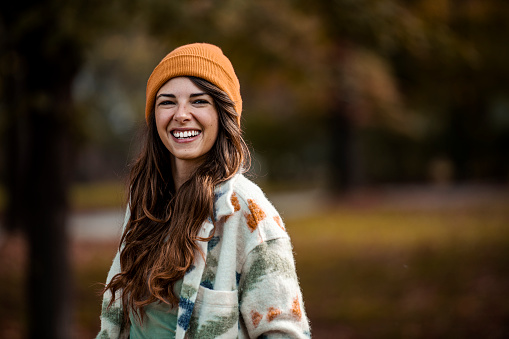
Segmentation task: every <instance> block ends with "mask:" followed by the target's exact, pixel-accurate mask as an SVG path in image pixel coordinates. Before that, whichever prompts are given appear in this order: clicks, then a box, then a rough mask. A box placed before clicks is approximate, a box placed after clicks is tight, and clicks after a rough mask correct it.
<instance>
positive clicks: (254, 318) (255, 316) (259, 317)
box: [251, 311, 263, 328]
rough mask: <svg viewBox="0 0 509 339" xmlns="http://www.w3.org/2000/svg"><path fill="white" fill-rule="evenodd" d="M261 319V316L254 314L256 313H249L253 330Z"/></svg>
mask: <svg viewBox="0 0 509 339" xmlns="http://www.w3.org/2000/svg"><path fill="white" fill-rule="evenodd" d="M262 319H263V315H262V314H260V313H258V312H256V311H251V321H252V322H253V326H254V328H257V327H258V325H259V324H260V321H262Z"/></svg>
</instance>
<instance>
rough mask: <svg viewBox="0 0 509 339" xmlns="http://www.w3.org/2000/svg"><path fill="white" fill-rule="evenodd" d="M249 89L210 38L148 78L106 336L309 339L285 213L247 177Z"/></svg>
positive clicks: (110, 280)
mask: <svg viewBox="0 0 509 339" xmlns="http://www.w3.org/2000/svg"><path fill="white" fill-rule="evenodd" d="M241 113H242V99H241V96H240V85H239V81H238V79H237V76H236V74H235V71H234V70H233V66H232V65H231V63H230V60H228V58H227V57H226V56H225V55H224V54H223V53H222V51H221V49H220V48H218V47H216V46H214V45H210V44H191V45H185V46H182V47H179V48H177V49H175V50H174V51H172V52H171V53H169V54H168V55H167V56H166V57H165V58H164V59H163V60H162V61H161V62H160V63H159V65H157V67H156V68H155V69H154V71H153V72H152V75H151V76H150V78H149V80H148V83H147V102H146V107H145V117H146V120H147V131H146V140H145V141H144V143H143V149H142V151H141V153H140V156H139V157H138V159H137V160H136V162H135V163H134V165H133V167H132V169H131V176H130V183H129V193H130V200H129V204H128V208H127V212H126V217H125V222H124V232H123V235H122V238H121V240H120V244H119V251H118V253H117V255H116V257H115V259H114V261H113V264H112V266H111V269H110V272H109V274H108V277H107V281H106V287H105V289H104V291H103V297H104V299H103V309H102V314H101V332H100V333H99V335H98V338H128V337H130V338H133V339H134V338H163V337H164V338H184V337H186V338H257V337H260V336H263V337H267V338H270V337H274V338H307V337H310V335H311V334H310V329H309V324H308V320H307V317H306V313H305V311H304V307H303V306H304V305H303V300H302V293H301V291H300V287H299V284H298V280H297V275H296V272H295V263H294V259H293V253H292V246H291V243H290V239H289V237H288V234H287V233H286V230H285V227H284V224H283V221H282V220H281V217H280V216H279V214H278V212H277V211H276V210H275V209H274V207H273V206H272V204H271V203H270V202H269V201H268V200H267V198H266V197H265V195H264V194H263V192H262V191H261V190H260V189H259V188H258V187H257V186H256V185H255V184H254V183H252V182H251V181H249V180H248V179H246V178H245V177H244V176H243V174H242V173H243V172H244V171H245V170H246V169H247V168H248V166H249V152H248V150H247V146H246V144H245V142H244V140H243V138H242V131H241V128H240V115H241Z"/></svg>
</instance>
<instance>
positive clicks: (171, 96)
mask: <svg viewBox="0 0 509 339" xmlns="http://www.w3.org/2000/svg"><path fill="white" fill-rule="evenodd" d="M160 97H168V98H175V95H174V94H164V93H161V94H159V95H158V96H157V97H156V100H157V99H159V98H160Z"/></svg>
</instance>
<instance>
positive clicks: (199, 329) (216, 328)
mask: <svg viewBox="0 0 509 339" xmlns="http://www.w3.org/2000/svg"><path fill="white" fill-rule="evenodd" d="M238 320H239V312H238V310H236V309H234V310H233V311H232V312H231V313H230V314H229V315H227V316H222V317H215V318H214V319H213V320H208V321H206V322H205V323H204V324H202V325H201V326H200V325H199V324H198V319H197V318H194V317H193V318H192V319H191V323H190V324H189V332H188V333H189V335H190V337H191V338H194V339H209V338H217V337H219V336H220V335H223V334H225V333H226V332H228V331H229V330H230V329H231V328H233V327H234V326H235V327H236V326H237V323H238Z"/></svg>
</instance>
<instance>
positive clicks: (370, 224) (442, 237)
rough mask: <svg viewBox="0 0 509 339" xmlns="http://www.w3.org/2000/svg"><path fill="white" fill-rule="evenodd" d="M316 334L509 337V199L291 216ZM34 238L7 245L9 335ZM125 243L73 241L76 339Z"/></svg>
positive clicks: (4, 301) (2, 252)
mask: <svg viewBox="0 0 509 339" xmlns="http://www.w3.org/2000/svg"><path fill="white" fill-rule="evenodd" d="M286 226H287V229H288V231H289V233H290V235H291V237H292V241H293V244H294V250H295V255H296V256H295V258H296V261H297V270H298V274H299V277H300V281H301V286H302V289H303V292H304V300H305V306H306V309H307V312H308V315H309V318H310V319H311V322H312V326H313V334H314V335H313V336H314V337H315V338H470V337H475V338H507V337H509V303H508V302H507V300H509V201H507V202H501V203H500V204H496V205H489V206H488V205H485V204H478V205H473V206H469V207H468V208H433V209H415V210H412V209H408V208H406V209H404V210H401V209H398V208H391V207H390V206H385V207H383V208H382V207H376V206H371V207H362V208H349V207H346V206H344V205H341V204H339V205H337V206H335V208H330V209H329V210H327V211H324V212H321V213H316V214H314V215H311V216H308V217H306V218H300V219H289V220H286ZM24 246H25V245H24V242H23V239H22V238H21V237H20V236H17V235H13V236H10V237H9V238H8V239H7V241H5V242H4V243H3V244H2V245H1V247H0V277H1V278H0V338H9V339H11V338H12V339H16V338H23V335H24V333H25V327H26V319H25V318H24V311H25V306H24V303H23V301H24V294H23V279H24V270H23V268H24V264H25V262H26V257H25V253H24ZM115 248H116V243H115V242H111V241H103V242H88V241H78V242H74V243H73V244H72V260H73V268H74V280H75V319H76V324H77V329H76V338H90V337H93V336H94V335H95V333H97V330H98V328H99V321H98V315H99V311H100V297H99V296H97V294H96V292H97V290H98V289H99V288H100V286H99V285H98V284H97V283H98V282H102V281H103V280H104V279H105V276H106V272H107V270H108V267H109V265H110V262H111V259H112V257H113V255H114V252H115Z"/></svg>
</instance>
